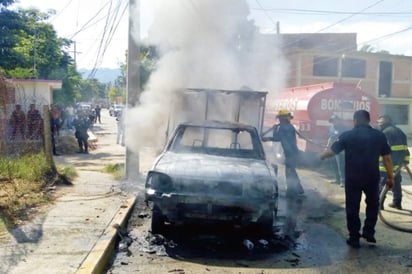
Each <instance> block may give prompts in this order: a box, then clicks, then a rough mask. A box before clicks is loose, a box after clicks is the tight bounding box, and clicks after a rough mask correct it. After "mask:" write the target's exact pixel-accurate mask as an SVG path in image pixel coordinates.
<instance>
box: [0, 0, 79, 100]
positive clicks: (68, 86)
mask: <svg viewBox="0 0 412 274" xmlns="http://www.w3.org/2000/svg"><path fill="white" fill-rule="evenodd" d="M0 1H1V2H0V3H1V4H2V5H3V6H5V4H3V2H4V0H0ZM5 2H6V3H12V2H13V1H9V0H8V1H5ZM54 13H55V12H54V11H48V12H47V13H44V12H40V11H39V10H37V9H19V10H17V11H10V10H7V9H6V8H4V7H3V8H2V9H1V10H0V26H2V27H1V28H0V67H1V68H2V71H3V72H4V75H5V76H6V77H9V78H29V79H30V78H32V79H33V78H40V79H46V80H62V82H63V84H62V89H61V90H58V91H55V92H54V94H53V99H54V102H55V103H58V104H61V105H68V104H73V103H74V102H76V101H77V100H78V99H79V98H80V83H81V81H82V78H81V75H80V73H79V72H77V70H76V67H75V64H74V60H73V58H72V57H71V56H70V54H69V53H68V49H69V47H70V45H71V43H72V41H70V40H68V39H64V38H59V37H58V36H57V33H56V31H55V30H54V28H53V26H52V25H51V24H49V23H47V22H46V20H47V19H48V18H49V17H50V15H52V14H54Z"/></svg>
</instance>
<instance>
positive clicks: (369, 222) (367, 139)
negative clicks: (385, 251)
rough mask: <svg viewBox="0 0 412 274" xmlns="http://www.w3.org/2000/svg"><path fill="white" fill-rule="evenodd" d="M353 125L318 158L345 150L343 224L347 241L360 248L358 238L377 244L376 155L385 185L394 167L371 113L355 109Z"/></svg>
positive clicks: (377, 182)
mask: <svg viewBox="0 0 412 274" xmlns="http://www.w3.org/2000/svg"><path fill="white" fill-rule="evenodd" d="M353 123H354V128H353V129H352V130H349V131H346V132H344V133H342V134H341V135H340V136H339V138H338V139H337V140H336V141H335V142H334V143H333V144H332V146H331V148H330V149H328V150H326V151H324V152H322V153H321V154H320V159H321V160H324V159H326V158H328V157H332V156H335V155H336V154H338V153H340V152H342V151H345V180H346V181H345V206H346V223H347V228H348V231H349V238H348V239H347V241H346V243H347V244H348V245H350V246H351V247H353V248H359V247H360V243H359V239H360V237H363V238H365V239H366V241H367V242H369V243H376V239H375V225H376V222H377V219H378V211H379V188H380V187H379V185H380V172H379V158H380V157H382V158H383V164H384V166H385V169H386V172H387V181H386V185H387V186H388V187H389V188H392V186H393V168H392V160H391V155H390V153H391V149H390V147H389V145H388V142H387V139H386V137H385V135H384V134H383V133H382V132H380V131H379V130H377V129H374V128H372V127H371V126H370V125H369V123H370V114H369V112H367V111H366V110H358V111H356V112H355V113H354V115H353ZM362 193H364V194H365V196H366V199H365V202H366V218H365V222H364V225H363V228H362V234H360V231H361V221H360V218H359V210H360V202H361V198H362Z"/></svg>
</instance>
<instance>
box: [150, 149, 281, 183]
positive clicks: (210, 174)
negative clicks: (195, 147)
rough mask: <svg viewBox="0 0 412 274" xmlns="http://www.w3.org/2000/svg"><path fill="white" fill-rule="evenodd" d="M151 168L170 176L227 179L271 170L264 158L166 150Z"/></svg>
mask: <svg viewBox="0 0 412 274" xmlns="http://www.w3.org/2000/svg"><path fill="white" fill-rule="evenodd" d="M153 170H155V171H158V172H162V173H165V174H168V175H169V176H171V177H184V178H185V177H186V178H196V177H197V178H203V179H216V178H222V177H225V178H226V180H228V181H239V179H241V180H248V178H254V179H256V178H257V177H260V178H262V177H272V176H274V172H273V170H270V166H269V165H268V164H267V162H266V161H264V160H258V159H245V158H232V157H222V156H214V155H205V154H193V153H190V154H185V153H173V152H166V153H164V154H162V155H161V156H159V158H158V159H157V161H156V164H155V165H154V168H153Z"/></svg>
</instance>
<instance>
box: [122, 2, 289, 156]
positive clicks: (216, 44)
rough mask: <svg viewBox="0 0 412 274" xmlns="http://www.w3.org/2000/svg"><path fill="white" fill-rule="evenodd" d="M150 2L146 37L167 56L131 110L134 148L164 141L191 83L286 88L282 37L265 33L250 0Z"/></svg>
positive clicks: (128, 142) (128, 138) (130, 136)
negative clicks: (256, 21)
mask: <svg viewBox="0 0 412 274" xmlns="http://www.w3.org/2000/svg"><path fill="white" fill-rule="evenodd" d="M150 4H151V5H152V8H153V18H154V20H153V24H152V25H151V27H150V29H149V32H148V38H147V41H145V42H147V43H148V44H150V45H155V46H156V47H157V49H158V50H159V52H160V56H161V58H160V60H159V61H158V63H157V65H156V71H155V72H154V73H152V75H151V77H150V79H149V82H148V84H147V85H146V87H145V90H144V91H143V92H142V93H141V96H140V104H139V106H138V107H136V108H134V109H130V110H128V113H127V120H126V130H127V136H126V145H127V146H128V147H129V148H130V149H131V150H132V151H139V150H140V149H142V148H143V147H145V146H151V147H153V146H154V147H162V146H163V145H164V142H165V132H166V129H167V125H168V120H169V115H170V113H171V111H172V109H171V106H172V105H173V104H176V103H177V102H179V99H178V98H179V96H180V95H181V91H182V90H183V89H185V88H208V89H232V90H239V89H241V87H245V86H246V87H248V88H250V89H252V90H260V91H271V90H279V89H280V88H282V87H283V84H284V79H285V77H286V73H287V71H288V67H287V63H286V61H285V59H284V57H283V56H282V55H281V52H280V50H279V41H278V38H277V37H276V35H269V34H261V33H260V32H259V29H258V27H257V26H256V25H255V24H254V21H253V20H251V19H250V18H249V17H248V16H249V7H248V5H247V3H246V1H244V0H224V1H222V0H196V1H193V0H173V1H169V0H151V1H150ZM141 12H142V13H143V12H144V10H141ZM178 108H179V107H178ZM187 118H190V117H187Z"/></svg>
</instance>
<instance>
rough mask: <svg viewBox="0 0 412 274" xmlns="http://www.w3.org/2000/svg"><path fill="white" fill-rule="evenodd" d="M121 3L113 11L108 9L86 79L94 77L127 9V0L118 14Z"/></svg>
mask: <svg viewBox="0 0 412 274" xmlns="http://www.w3.org/2000/svg"><path fill="white" fill-rule="evenodd" d="M121 4H122V3H119V5H117V7H116V9H115V10H114V11H112V10H111V9H109V12H108V16H107V20H106V24H105V27H104V30H103V34H102V38H101V39H100V43H99V48H98V52H97V54H96V58H95V62H94V65H93V69H92V70H91V72H90V73H89V75H88V77H87V79H91V78H94V75H95V74H96V72H97V68H98V66H100V64H101V60H102V59H103V57H104V55H105V53H106V50H107V49H108V47H109V45H110V43H111V41H112V39H113V37H114V34H115V32H116V30H117V28H118V27H119V25H120V21H121V19H122V17H123V15H124V14H125V13H126V11H127V8H128V6H129V4H128V2H127V3H126V5H125V6H124V8H123V11H122V12H121V14H120V16H119V10H120V6H121ZM108 29H109V31H107V30H108Z"/></svg>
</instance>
